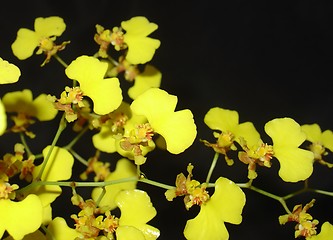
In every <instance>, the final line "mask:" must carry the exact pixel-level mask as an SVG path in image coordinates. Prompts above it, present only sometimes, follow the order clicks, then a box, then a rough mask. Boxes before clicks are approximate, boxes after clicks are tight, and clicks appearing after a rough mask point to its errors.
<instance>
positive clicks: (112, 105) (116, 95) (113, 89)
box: [82, 78, 123, 115]
mask: <svg viewBox="0 0 333 240" xmlns="http://www.w3.org/2000/svg"><path fill="white" fill-rule="evenodd" d="M82 90H83V92H84V94H86V95H87V96H89V97H90V98H91V100H92V101H93V102H94V112H95V113H97V114H100V115H104V114H108V113H110V112H112V111H113V110H115V109H117V108H118V107H119V105H120V104H121V102H122V100H123V97H122V91H121V88H120V83H119V80H118V78H106V79H102V80H101V81H99V82H96V83H94V82H91V85H90V88H87V89H82Z"/></svg>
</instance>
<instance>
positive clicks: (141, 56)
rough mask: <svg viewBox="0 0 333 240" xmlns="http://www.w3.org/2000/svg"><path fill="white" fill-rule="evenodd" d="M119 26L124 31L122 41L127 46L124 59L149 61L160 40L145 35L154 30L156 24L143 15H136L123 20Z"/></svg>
mask: <svg viewBox="0 0 333 240" xmlns="http://www.w3.org/2000/svg"><path fill="white" fill-rule="evenodd" d="M121 27H122V28H123V29H124V30H125V31H126V33H125V34H124V35H123V38H124V42H125V43H126V44H127V46H128V52H127V55H126V59H127V60H128V61H129V62H130V63H132V64H144V63H146V62H149V61H150V60H151V59H152V58H153V56H154V54H155V50H156V49H157V48H159V46H160V44H161V42H160V41H159V40H157V39H153V38H150V37H147V36H148V35H149V34H151V33H152V32H154V31H155V30H156V29H157V28H158V26H157V25H156V24H155V23H151V22H149V21H148V19H147V18H145V17H142V16H137V17H133V18H131V19H130V20H127V21H123V22H122V23H121Z"/></svg>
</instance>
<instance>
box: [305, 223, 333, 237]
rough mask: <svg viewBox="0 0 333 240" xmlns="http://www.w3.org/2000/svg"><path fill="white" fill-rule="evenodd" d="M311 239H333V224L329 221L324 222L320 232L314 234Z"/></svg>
mask: <svg viewBox="0 0 333 240" xmlns="http://www.w3.org/2000/svg"><path fill="white" fill-rule="evenodd" d="M310 239H311V240H329V239H333V225H332V224H330V223H329V222H324V223H323V225H322V226H321V230H320V233H319V234H318V235H316V236H312V237H311V238H310Z"/></svg>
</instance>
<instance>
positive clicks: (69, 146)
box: [64, 126, 89, 150]
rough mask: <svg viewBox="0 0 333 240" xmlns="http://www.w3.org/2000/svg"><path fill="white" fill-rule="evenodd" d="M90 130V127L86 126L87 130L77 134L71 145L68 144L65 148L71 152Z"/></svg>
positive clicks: (84, 129)
mask: <svg viewBox="0 0 333 240" xmlns="http://www.w3.org/2000/svg"><path fill="white" fill-rule="evenodd" d="M88 129H89V126H86V127H85V128H83V129H82V131H81V132H79V134H77V135H76V136H75V137H74V138H73V139H72V141H70V143H68V144H67V145H66V146H64V148H65V149H67V150H70V149H71V148H72V147H73V146H74V145H75V144H76V143H77V141H79V139H80V138H81V137H82V136H83V135H84V134H85V133H86V132H87V130H88Z"/></svg>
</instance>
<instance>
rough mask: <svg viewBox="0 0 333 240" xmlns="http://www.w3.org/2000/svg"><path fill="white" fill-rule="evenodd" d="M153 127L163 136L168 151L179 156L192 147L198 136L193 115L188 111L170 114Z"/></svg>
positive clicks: (156, 122) (154, 123)
mask: <svg viewBox="0 0 333 240" xmlns="http://www.w3.org/2000/svg"><path fill="white" fill-rule="evenodd" d="M151 125H152V127H153V129H154V130H155V131H156V132H158V133H159V134H160V135H162V136H163V138H164V139H165V142H166V149H167V150H168V151H169V152H170V153H173V154H179V153H181V152H183V151H184V150H186V149H187V148H188V147H190V146H191V145H192V143H193V142H194V140H195V138H196V135H197V128H196V125H195V123H194V119H193V114H192V112H191V111H190V110H188V109H185V110H181V111H177V112H174V113H172V114H169V115H168V116H165V117H164V118H161V119H159V121H158V120H156V121H155V122H153V124H151Z"/></svg>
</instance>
